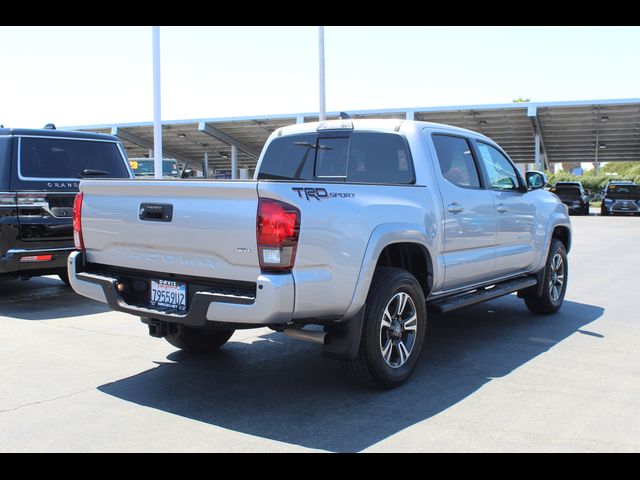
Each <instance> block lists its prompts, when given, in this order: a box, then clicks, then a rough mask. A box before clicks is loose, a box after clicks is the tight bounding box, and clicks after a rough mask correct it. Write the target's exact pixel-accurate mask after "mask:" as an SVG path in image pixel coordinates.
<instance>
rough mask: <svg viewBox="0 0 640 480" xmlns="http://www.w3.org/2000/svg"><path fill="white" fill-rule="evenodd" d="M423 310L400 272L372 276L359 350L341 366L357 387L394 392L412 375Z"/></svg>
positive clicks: (410, 279) (410, 280)
mask: <svg viewBox="0 0 640 480" xmlns="http://www.w3.org/2000/svg"><path fill="white" fill-rule="evenodd" d="M426 327H427V310H426V305H425V300H424V293H423V292H422V288H421V287H420V284H419V283H418V281H417V280H416V278H415V277H414V276H413V275H412V274H411V273H409V272H407V271H406V270H403V269H400V268H390V267H381V268H378V269H376V272H375V274H374V277H373V281H372V283H371V288H370V289H369V295H368V296H367V301H366V304H365V318H364V324H363V328H362V337H361V339H360V350H359V351H358V356H357V357H356V359H355V360H352V361H348V362H345V363H346V367H347V370H348V372H349V373H350V375H351V376H352V377H353V378H354V380H356V381H357V382H358V383H360V384H362V385H365V386H367V387H373V388H385V389H389V388H394V387H397V386H399V385H400V384H402V383H403V382H404V381H405V380H407V378H409V376H410V375H411V373H412V372H413V370H414V368H415V366H416V363H417V361H418V358H419V357H420V352H421V351H422V343H423V341H424V336H425V330H426Z"/></svg>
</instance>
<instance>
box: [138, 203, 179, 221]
mask: <svg viewBox="0 0 640 480" xmlns="http://www.w3.org/2000/svg"><path fill="white" fill-rule="evenodd" d="M139 218H140V220H145V221H150V222H170V221H171V220H172V219H173V205H169V204H161V203H141V204H140V214H139Z"/></svg>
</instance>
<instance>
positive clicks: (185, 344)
mask: <svg viewBox="0 0 640 480" xmlns="http://www.w3.org/2000/svg"><path fill="white" fill-rule="evenodd" d="M233 332H235V330H213V329H207V328H195V327H189V326H186V325H178V331H177V332H175V333H170V334H169V335H167V336H166V337H164V338H165V340H167V342H169V343H170V344H171V345H173V346H174V347H176V348H179V349H180V350H184V351H186V352H198V353H208V352H213V351H215V350H217V349H219V348H220V347H221V346H223V345H224V344H225V343H227V340H229V339H230V338H231V335H233Z"/></svg>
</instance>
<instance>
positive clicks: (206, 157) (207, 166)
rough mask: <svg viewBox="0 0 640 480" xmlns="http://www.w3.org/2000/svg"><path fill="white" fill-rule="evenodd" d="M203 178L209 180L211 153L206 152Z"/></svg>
mask: <svg viewBox="0 0 640 480" xmlns="http://www.w3.org/2000/svg"><path fill="white" fill-rule="evenodd" d="M202 167H203V168H202V169H203V170H204V171H203V172H202V173H203V177H204V178H209V152H204V165H203V166H202Z"/></svg>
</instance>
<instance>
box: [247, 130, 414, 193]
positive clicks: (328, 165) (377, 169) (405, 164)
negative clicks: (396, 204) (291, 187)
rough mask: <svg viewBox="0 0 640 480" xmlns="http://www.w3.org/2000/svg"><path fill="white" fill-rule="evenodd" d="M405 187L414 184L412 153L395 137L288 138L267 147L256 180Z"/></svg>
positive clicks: (370, 134) (359, 134)
mask: <svg viewBox="0 0 640 480" xmlns="http://www.w3.org/2000/svg"><path fill="white" fill-rule="evenodd" d="M314 179H315V180H319V181H323V180H324V181H345V179H346V181H348V182H353V183H382V184H405V183H413V182H414V181H415V178H414V172H413V164H412V161H411V154H410V153H409V148H408V146H407V143H406V141H405V140H404V138H403V137H402V136H400V135H397V134H391V133H377V132H355V133H353V134H351V136H350V137H346V136H344V134H341V133H336V135H335V137H332V136H330V135H322V136H320V137H319V136H318V135H317V134H304V135H289V136H286V137H280V138H276V139H274V140H273V141H272V142H271V143H270V144H269V147H268V148H267V151H266V152H265V155H264V158H263V159H262V164H261V165H260V171H259V172H258V180H314Z"/></svg>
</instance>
